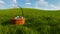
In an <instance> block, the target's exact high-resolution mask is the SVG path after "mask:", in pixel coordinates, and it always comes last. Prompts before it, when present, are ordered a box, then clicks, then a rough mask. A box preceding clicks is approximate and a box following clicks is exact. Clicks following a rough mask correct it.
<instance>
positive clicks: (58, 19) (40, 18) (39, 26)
mask: <svg viewBox="0 0 60 34" xmlns="http://www.w3.org/2000/svg"><path fill="white" fill-rule="evenodd" d="M23 11H24V17H25V18H26V23H25V24H24V25H23V26H20V25H17V24H15V25H13V24H11V18H12V16H17V15H19V16H21V10H20V9H19V8H17V9H7V10H0V34H60V10H57V11H54V10H52V11H49V10H39V9H30V8H23Z"/></svg>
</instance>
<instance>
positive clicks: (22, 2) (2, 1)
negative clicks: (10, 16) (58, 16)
mask: <svg viewBox="0 0 60 34" xmlns="http://www.w3.org/2000/svg"><path fill="white" fill-rule="evenodd" d="M18 5H19V6H21V7H24V8H37V9H44V10H60V0H0V9H6V8H7V9H8V8H12V7H13V6H16V7H17V6H18Z"/></svg>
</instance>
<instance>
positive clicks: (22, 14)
mask: <svg viewBox="0 0 60 34" xmlns="http://www.w3.org/2000/svg"><path fill="white" fill-rule="evenodd" d="M18 7H19V9H20V11H21V16H22V17H24V13H23V9H22V7H21V6H18ZM14 8H15V7H14ZM14 8H13V9H12V11H14ZM11 17H13V18H14V16H13V12H12V16H11Z"/></svg>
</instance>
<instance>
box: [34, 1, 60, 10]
mask: <svg viewBox="0 0 60 34" xmlns="http://www.w3.org/2000/svg"><path fill="white" fill-rule="evenodd" d="M35 5H36V6H35V7H38V6H40V5H43V6H45V8H43V9H47V10H48V9H49V8H50V10H54V9H55V10H59V9H60V6H55V5H53V4H48V2H46V1H45V0H38V1H37V2H36V4H35ZM40 7H41V6H40ZM48 7H49V8H48ZM38 8H39V7H38Z"/></svg>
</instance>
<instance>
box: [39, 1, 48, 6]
mask: <svg viewBox="0 0 60 34" xmlns="http://www.w3.org/2000/svg"><path fill="white" fill-rule="evenodd" d="M38 4H40V5H45V6H48V2H46V1H45V0H39V1H38Z"/></svg>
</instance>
